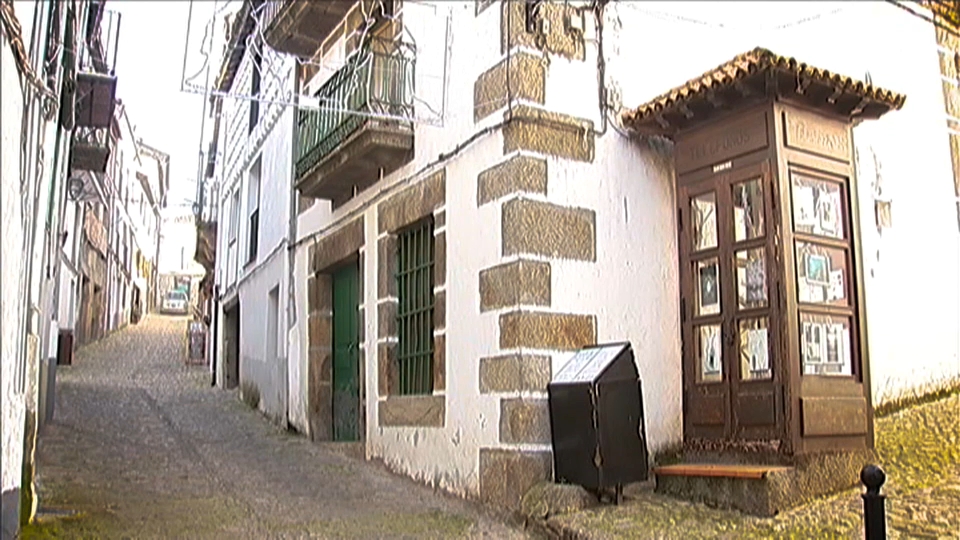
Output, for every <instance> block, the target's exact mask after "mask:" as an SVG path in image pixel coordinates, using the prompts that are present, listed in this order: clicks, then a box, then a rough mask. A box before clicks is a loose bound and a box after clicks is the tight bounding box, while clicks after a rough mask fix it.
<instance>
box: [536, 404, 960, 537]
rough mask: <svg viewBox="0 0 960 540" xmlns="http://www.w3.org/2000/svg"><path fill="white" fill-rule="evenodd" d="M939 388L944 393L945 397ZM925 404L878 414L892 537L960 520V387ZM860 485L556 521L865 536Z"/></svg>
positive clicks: (660, 499) (613, 510)
mask: <svg viewBox="0 0 960 540" xmlns="http://www.w3.org/2000/svg"><path fill="white" fill-rule="evenodd" d="M937 395H942V396H943V397H940V398H939V399H938V398H937V397H936V396H937ZM915 399H917V401H916V402H917V403H920V404H919V405H914V406H909V407H907V408H905V409H900V410H899V411H897V412H889V413H888V414H886V415H884V416H883V417H880V418H877V419H876V423H875V429H876V450H877V455H878V457H879V461H880V465H881V466H882V467H883V469H884V471H885V472H886V474H887V482H886V484H885V485H884V492H885V493H886V494H887V495H888V499H887V521H888V531H889V532H890V534H891V538H896V537H909V538H917V537H923V538H951V537H953V536H954V535H955V534H956V524H957V523H960V393H958V392H944V393H942V394H934V395H926V396H919V395H918V396H917V397H916V398H915ZM859 494H860V488H853V489H850V490H847V491H845V492H843V493H839V494H836V495H833V496H830V497H826V498H823V499H819V500H816V501H813V502H811V503H810V504H807V505H804V506H801V507H798V508H794V509H791V510H788V511H786V512H784V513H783V514H781V515H779V516H777V517H775V518H760V517H753V516H747V515H743V514H740V513H738V512H733V511H726V510H718V509H714V508H709V507H707V506H704V505H698V504H693V503H689V502H686V501H681V500H678V499H673V498H670V497H666V496H663V495H659V494H655V493H642V494H640V495H639V496H638V497H637V499H634V500H630V501H628V502H627V503H626V504H625V505H624V506H621V507H619V508H617V507H612V506H607V507H601V508H599V509H596V510H587V511H583V512H579V513H576V514H568V515H561V516H557V517H555V518H552V519H550V520H549V524H550V525H551V526H552V527H554V528H556V527H561V528H563V529H565V530H567V531H576V532H578V533H580V534H581V535H582V538H589V539H599V538H603V539H608V538H610V539H613V538H637V539H640V538H737V539H739V538H862V537H863V530H862V527H863V525H862V519H863V517H862V515H863V507H862V501H861V499H860V496H859Z"/></svg>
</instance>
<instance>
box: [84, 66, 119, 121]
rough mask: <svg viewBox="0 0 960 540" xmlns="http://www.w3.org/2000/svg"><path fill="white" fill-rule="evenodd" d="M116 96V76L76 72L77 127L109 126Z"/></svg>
mask: <svg viewBox="0 0 960 540" xmlns="http://www.w3.org/2000/svg"><path fill="white" fill-rule="evenodd" d="M116 96H117V78H116V77H114V76H112V75H104V74H101V73H86V72H80V73H77V123H76V125H77V127H91V128H105V127H110V124H111V122H113V111H114V108H115V107H116V103H117V101H116Z"/></svg>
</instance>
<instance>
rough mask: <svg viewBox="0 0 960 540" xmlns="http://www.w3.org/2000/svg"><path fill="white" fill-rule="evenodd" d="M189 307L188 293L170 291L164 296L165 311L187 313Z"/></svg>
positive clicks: (163, 308) (163, 309)
mask: <svg viewBox="0 0 960 540" xmlns="http://www.w3.org/2000/svg"><path fill="white" fill-rule="evenodd" d="M187 309H188V306H187V295H186V293H184V292H183V291H170V292H168V293H167V295H166V296H165V297H164V298H163V307H162V308H161V310H162V311H163V312H164V313H171V314H177V315H186V314H187Z"/></svg>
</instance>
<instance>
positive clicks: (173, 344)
mask: <svg viewBox="0 0 960 540" xmlns="http://www.w3.org/2000/svg"><path fill="white" fill-rule="evenodd" d="M185 324H186V322H185V319H183V318H171V317H162V316H156V315H153V316H149V317H147V318H146V319H145V320H144V321H142V322H141V323H140V324H138V325H136V326H131V327H128V328H127V329H125V330H122V331H120V332H118V333H116V334H114V335H112V336H110V337H108V338H106V339H104V340H103V341H101V342H99V343H96V344H94V345H91V346H90V347H88V348H86V349H82V350H81V351H79V354H78V355H77V358H76V359H75V361H74V364H73V365H72V366H69V367H68V366H61V367H60V369H59V371H58V375H57V376H58V385H57V388H58V396H57V409H56V416H55V420H54V422H52V423H51V424H48V425H47V426H46V428H45V432H44V436H43V437H42V438H41V443H40V447H39V450H38V452H39V454H38V459H39V470H40V478H39V492H40V500H41V505H42V506H41V508H40V516H41V519H40V523H41V525H40V527H39V528H40V529H46V530H47V531H49V532H56V533H59V534H62V535H63V536H65V537H68V538H69V537H85V538H89V537H96V538H454V537H468V538H479V537H489V538H522V537H524V536H523V534H522V533H519V532H516V531H513V530H511V529H509V528H507V527H506V526H504V525H502V524H500V523H499V522H498V521H497V520H496V519H495V518H493V517H491V516H488V515H486V514H485V513H483V512H482V511H481V510H478V509H476V508H474V507H472V505H471V504H470V503H468V502H466V501H462V500H457V499H454V498H451V497H447V496H444V495H441V494H438V493H436V492H433V491H432V490H430V489H429V488H427V487H423V486H419V485H417V484H415V483H413V482H412V481H411V480H408V479H404V478H400V477H397V476H394V475H392V474H390V473H389V472H387V471H386V470H385V468H383V467H382V466H380V465H378V464H375V463H368V462H363V461H360V460H357V459H353V458H350V457H347V456H345V455H341V454H339V453H337V452H335V451H331V450H329V449H327V448H324V447H322V446H320V445H317V444H314V443H312V442H310V441H309V440H307V439H306V438H304V437H301V436H298V435H295V434H289V433H285V432H283V431H282V430H280V429H279V428H277V427H275V426H273V425H271V424H270V423H269V422H267V421H266V420H265V419H264V418H263V417H262V416H261V415H259V414H258V413H256V412H254V411H253V410H251V409H250V408H248V407H247V406H246V405H244V404H243V403H242V402H241V401H240V400H239V399H237V397H236V395H235V394H234V393H231V392H225V391H222V390H219V389H214V388H211V387H210V384H209V380H210V376H209V372H208V370H207V368H205V367H188V366H186V365H185V364H184V362H183V355H184V346H183V339H184V337H183V336H184V334H183V331H184V328H185ZM66 511H69V512H71V513H73V515H72V516H69V517H66V518H65V517H62V516H63V515H64V514H66ZM53 516H57V517H53ZM26 536H27V537H28V538H29V537H31V534H30V532H29V531H27V534H26ZM41 536H42V535H41Z"/></svg>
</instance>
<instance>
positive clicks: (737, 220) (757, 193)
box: [733, 178, 763, 242]
mask: <svg viewBox="0 0 960 540" xmlns="http://www.w3.org/2000/svg"><path fill="white" fill-rule="evenodd" d="M761 236H763V184H761V183H760V179H759V178H755V179H753V180H749V181H747V182H741V183H739V184H734V185H733V237H734V238H733V240H734V242H741V241H743V240H751V239H753V238H760V237H761Z"/></svg>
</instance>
